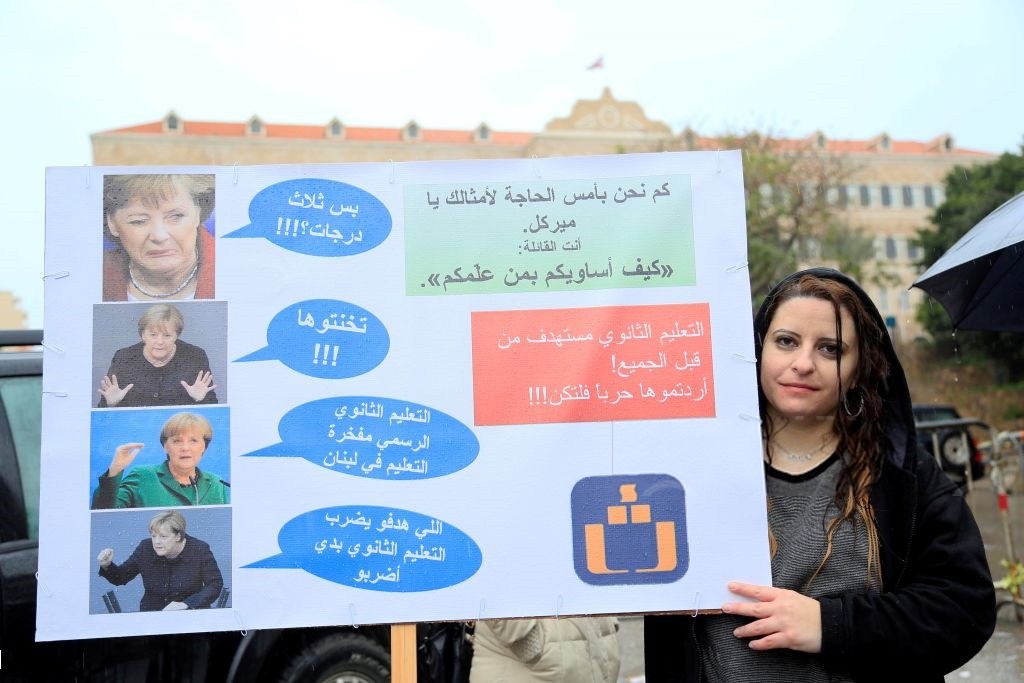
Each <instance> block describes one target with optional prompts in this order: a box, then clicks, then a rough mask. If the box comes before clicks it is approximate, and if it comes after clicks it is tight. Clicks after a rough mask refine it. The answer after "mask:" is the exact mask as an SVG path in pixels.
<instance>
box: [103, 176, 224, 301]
mask: <svg viewBox="0 0 1024 683" xmlns="http://www.w3.org/2000/svg"><path fill="white" fill-rule="evenodd" d="M213 178H214V177H213V175H209V174H192V175H190V174H177V175H165V174H137V175H108V176H104V178H103V218H104V237H105V242H106V243H107V244H106V245H105V248H104V252H103V300H104V301H146V300H159V299H212V298H213V296H214V268H213V265H214V239H213V236H212V235H211V234H210V232H209V231H208V230H207V228H206V226H205V225H204V223H205V222H206V221H207V220H208V219H209V218H210V215H211V214H212V213H213V200H214V190H213V188H214V181H213Z"/></svg>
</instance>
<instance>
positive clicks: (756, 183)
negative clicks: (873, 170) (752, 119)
mask: <svg viewBox="0 0 1024 683" xmlns="http://www.w3.org/2000/svg"><path fill="white" fill-rule="evenodd" d="M720 144H721V145H722V146H723V147H725V148H727V149H740V150H742V152H743V187H744V192H745V194H746V200H747V261H748V266H749V271H750V288H751V292H752V294H753V300H754V305H755V307H756V306H757V305H759V304H760V302H761V300H762V299H763V298H764V296H765V295H766V294H767V293H768V291H769V290H770V289H771V287H772V285H774V284H775V283H777V282H778V281H779V280H780V279H781V278H783V277H785V276H786V275H788V274H789V273H791V272H793V271H794V270H797V269H798V268H799V267H801V266H802V265H805V264H808V263H812V264H831V265H835V266H836V267H837V268H839V269H840V270H843V271H845V272H847V273H849V274H850V275H852V276H854V277H857V278H858V279H860V278H863V277H864V268H863V265H864V264H865V263H867V262H869V261H871V260H872V259H873V258H874V247H873V245H872V241H871V239H870V238H869V237H866V236H864V235H863V234H861V233H860V232H859V231H858V230H856V229H854V228H852V227H851V226H850V225H849V224H848V223H847V222H846V219H845V216H844V215H843V212H842V208H843V204H844V202H845V194H843V193H841V192H840V191H839V187H840V186H845V182H846V180H847V178H848V177H849V176H850V174H851V173H852V172H853V171H854V169H853V168H852V167H851V165H850V162H849V161H848V160H847V159H845V158H844V157H840V156H837V155H834V154H830V153H828V152H827V151H825V150H824V149H820V148H819V147H817V146H816V145H814V144H813V142H812V140H786V139H780V138H774V137H772V136H771V135H764V134H761V133H756V132H751V133H746V134H743V135H727V136H725V137H723V138H720Z"/></svg>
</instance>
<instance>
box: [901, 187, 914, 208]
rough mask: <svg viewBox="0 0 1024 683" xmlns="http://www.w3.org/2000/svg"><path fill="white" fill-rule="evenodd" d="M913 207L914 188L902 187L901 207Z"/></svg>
mask: <svg viewBox="0 0 1024 683" xmlns="http://www.w3.org/2000/svg"><path fill="white" fill-rule="evenodd" d="M913 205H914V188H912V187H911V186H910V185H904V186H903V206H913Z"/></svg>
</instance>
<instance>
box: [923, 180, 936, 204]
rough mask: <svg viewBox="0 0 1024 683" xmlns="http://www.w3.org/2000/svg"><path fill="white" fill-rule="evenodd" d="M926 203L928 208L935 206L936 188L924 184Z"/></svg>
mask: <svg viewBox="0 0 1024 683" xmlns="http://www.w3.org/2000/svg"><path fill="white" fill-rule="evenodd" d="M924 205H925V206H927V207H928V208H932V207H934V206H935V188H933V187H932V186H931V185H925V186H924Z"/></svg>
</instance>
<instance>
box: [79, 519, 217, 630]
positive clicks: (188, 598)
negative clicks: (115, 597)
mask: <svg viewBox="0 0 1024 683" xmlns="http://www.w3.org/2000/svg"><path fill="white" fill-rule="evenodd" d="M185 527H186V522H185V518H184V517H183V516H182V514H181V513H180V512H178V511H177V510H166V511H164V512H161V513H159V514H157V515H155V516H154V517H153V519H151V520H150V522H149V538H148V539H144V540H142V541H139V544H138V546H137V547H136V548H135V551H134V552H132V554H131V556H130V557H129V558H128V559H127V560H125V562H124V563H123V564H117V563H116V562H115V561H114V550H113V549H112V548H104V549H103V550H101V551H100V553H99V555H97V556H96V561H97V563H98V564H99V575H100V576H102V577H103V578H105V579H106V580H107V581H109V582H110V583H112V584H114V585H115V586H123V585H124V584H126V583H128V582H129V581H132V580H133V579H134V578H135V577H136V576H139V575H140V574H141V575H142V584H143V588H144V592H143V594H142V600H141V601H140V602H139V610H140V611H142V612H156V611H161V610H163V611H175V610H186V609H201V608H204V607H209V606H210V605H212V604H213V601H214V600H216V599H217V596H219V595H220V592H221V589H222V588H223V587H224V578H223V576H222V575H221V572H220V567H218V566H217V560H216V558H214V556H213V552H212V551H211V550H210V546H209V544H208V543H206V542H205V541H202V540H200V539H198V538H196V537H195V536H190V535H189V534H187V533H185Z"/></svg>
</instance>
